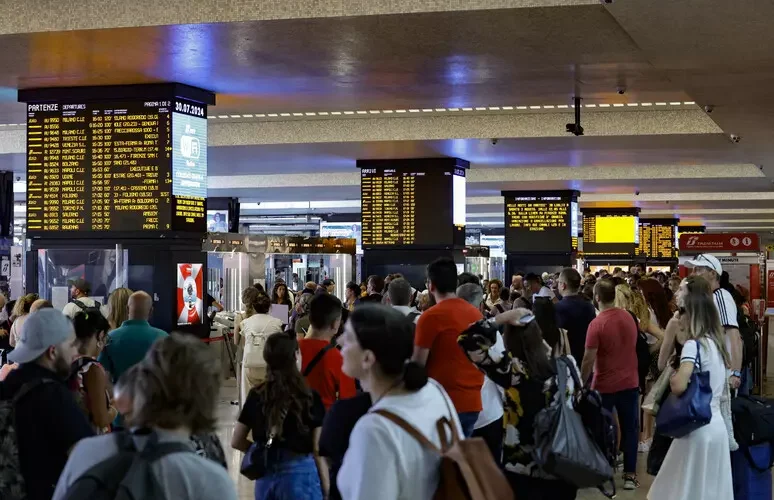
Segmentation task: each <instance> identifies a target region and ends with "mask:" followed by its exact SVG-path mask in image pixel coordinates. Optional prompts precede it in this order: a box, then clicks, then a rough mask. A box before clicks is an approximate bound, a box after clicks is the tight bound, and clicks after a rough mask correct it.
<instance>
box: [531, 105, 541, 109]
mask: <svg viewBox="0 0 774 500" xmlns="http://www.w3.org/2000/svg"><path fill="white" fill-rule="evenodd" d="M529 109H540V106H530V107H529Z"/></svg>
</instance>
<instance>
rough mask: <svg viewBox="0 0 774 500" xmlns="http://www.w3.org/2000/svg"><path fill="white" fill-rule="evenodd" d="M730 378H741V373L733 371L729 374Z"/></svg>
mask: <svg viewBox="0 0 774 500" xmlns="http://www.w3.org/2000/svg"><path fill="white" fill-rule="evenodd" d="M731 376H732V377H736V378H742V372H740V371H737V370H734V371H732V372H731Z"/></svg>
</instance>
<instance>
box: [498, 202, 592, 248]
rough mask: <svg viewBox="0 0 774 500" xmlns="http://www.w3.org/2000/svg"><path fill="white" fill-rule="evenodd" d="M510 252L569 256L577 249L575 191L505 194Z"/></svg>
mask: <svg viewBox="0 0 774 500" xmlns="http://www.w3.org/2000/svg"><path fill="white" fill-rule="evenodd" d="M503 196H504V198H505V250H506V252H507V253H531V252H534V253H569V252H572V251H575V250H577V249H578V226H577V220H578V212H577V210H578V203H577V199H578V193H577V192H576V191H555V192H549V191H544V192H526V191H505V192H503Z"/></svg>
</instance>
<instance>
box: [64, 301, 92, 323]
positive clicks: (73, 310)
mask: <svg viewBox="0 0 774 500" xmlns="http://www.w3.org/2000/svg"><path fill="white" fill-rule="evenodd" d="M78 301H79V302H80V303H81V304H83V305H84V306H86V307H94V306H96V305H97V303H96V302H95V301H94V299H91V298H89V297H82V298H80V299H78ZM81 311H83V309H81V308H80V307H79V306H78V304H76V303H75V302H68V303H67V305H65V306H64V309H62V314H64V315H65V316H67V317H68V318H70V319H73V318H74V317H75V315H76V314H78V313H79V312H81Z"/></svg>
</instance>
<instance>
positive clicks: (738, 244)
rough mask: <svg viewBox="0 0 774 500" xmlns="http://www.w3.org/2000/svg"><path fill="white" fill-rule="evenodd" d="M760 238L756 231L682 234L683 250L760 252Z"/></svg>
mask: <svg viewBox="0 0 774 500" xmlns="http://www.w3.org/2000/svg"><path fill="white" fill-rule="evenodd" d="M760 248H761V243H760V239H759V238H758V235H757V234H755V233H723V234H720V233H717V234H714V233H710V234H708V233H704V234H681V235H680V251H681V252H694V253H702V252H758V251H759V250H760Z"/></svg>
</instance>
